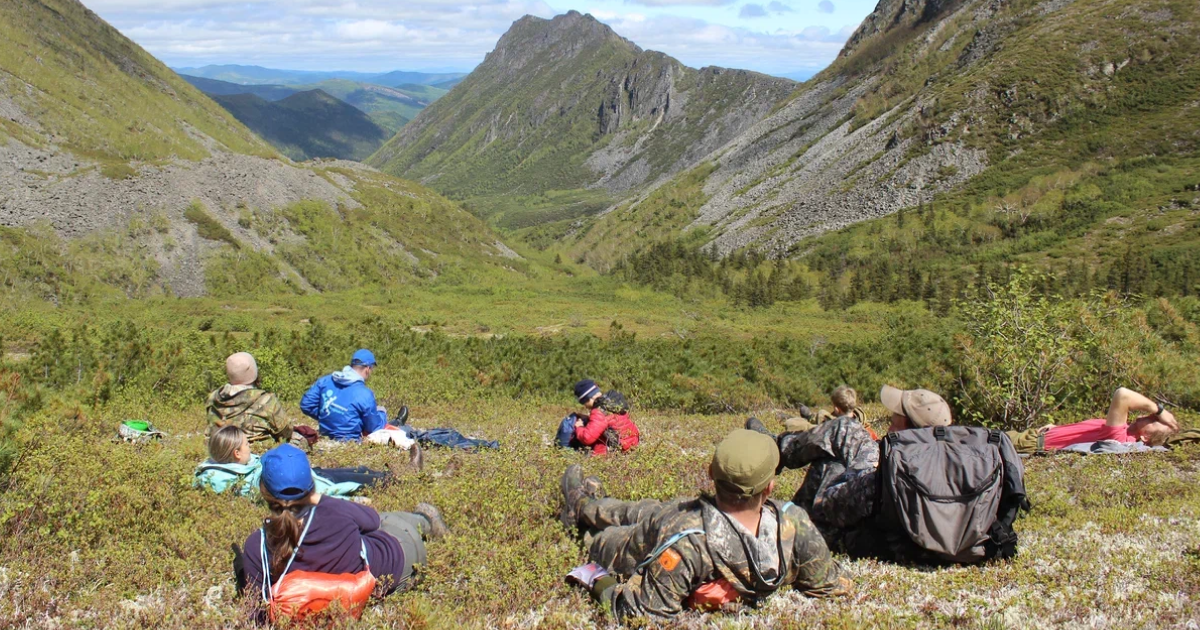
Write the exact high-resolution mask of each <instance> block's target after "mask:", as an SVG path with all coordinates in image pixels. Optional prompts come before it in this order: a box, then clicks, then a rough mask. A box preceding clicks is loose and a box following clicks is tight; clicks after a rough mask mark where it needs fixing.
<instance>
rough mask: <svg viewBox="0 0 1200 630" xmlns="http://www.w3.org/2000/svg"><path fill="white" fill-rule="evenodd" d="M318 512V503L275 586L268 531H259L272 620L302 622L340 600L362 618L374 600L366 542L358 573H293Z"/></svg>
mask: <svg viewBox="0 0 1200 630" xmlns="http://www.w3.org/2000/svg"><path fill="white" fill-rule="evenodd" d="M316 515H317V506H315V505H314V506H313V507H312V509H311V510H309V512H308V518H307V519H306V521H307V522H306V523H305V524H304V531H302V532H300V539H299V540H297V541H296V546H295V548H294V549H293V550H292V556H291V557H290V558H288V562H287V566H285V567H284V569H283V575H281V576H279V581H277V582H275V584H274V585H272V584H271V565H270V561H269V559H268V558H267V532H266V531H265V530H259V536H260V543H261V545H262V547H261V550H262V574H263V585H262V598H263V603H264V604H266V608H267V618H268V619H269V620H270V621H271V623H276V622H277V621H279V620H280V619H282V618H288V619H291V620H292V621H299V620H302V619H304V618H305V617H308V616H310V615H313V614H316V613H319V612H322V611H324V610H325V609H326V608H329V606H330V605H331V604H333V603H334V602H337V604H338V607H339V608H340V609H341V610H342V611H345V612H346V613H349V614H350V615H351V616H352V617H354V618H355V619H358V618H360V617H362V613H363V609H364V608H366V607H367V602H368V601H369V600H370V599H371V592H372V591H374V590H375V576H374V575H372V574H371V561H370V559H369V558H367V543H366V541H361V542H360V543H359V544H360V545H361V546H362V549H361V554H362V559H363V570H362V571H359V572H358V573H321V572H317V571H299V570H297V571H295V572H291V568H292V562H293V561H295V559H296V553H297V552H298V551H300V545H302V544H303V543H304V537H305V536H307V535H308V528H309V527H311V526H312V522H313V519H315V518H316Z"/></svg>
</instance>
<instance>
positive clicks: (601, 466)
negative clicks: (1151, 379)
mask: <svg viewBox="0 0 1200 630" xmlns="http://www.w3.org/2000/svg"><path fill="white" fill-rule="evenodd" d="M51 408H54V409H55V411H53V412H51V413H48V414H43V416H41V417H39V418H35V419H33V420H31V421H29V422H28V423H27V425H26V428H25V429H24V431H25V433H24V436H23V437H24V439H25V440H27V442H26V446H25V450H24V454H23V455H22V457H21V459H20V461H19V462H18V464H17V466H16V472H15V474H14V476H13V478H12V480H11V483H10V484H9V486H8V487H7V488H6V489H5V490H4V492H3V494H2V495H0V627H31V628H44V627H51V628H53V627H77V626H81V627H106V628H108V627H211V628H228V627H248V626H250V625H251V624H250V623H249V621H248V617H247V615H246V613H245V610H244V603H239V602H238V601H237V600H236V599H235V598H234V595H233V582H232V577H231V575H230V573H229V570H228V567H229V560H230V558H231V554H230V550H229V547H230V545H231V544H232V543H234V542H241V541H243V540H244V538H245V536H246V535H247V534H248V533H249V532H250V531H251V530H252V529H254V528H255V527H257V526H258V524H259V523H260V520H261V518H262V516H263V514H264V512H265V510H264V509H263V508H262V507H261V506H259V505H256V504H254V503H251V502H250V501H247V500H245V499H238V498H233V497H222V496H214V495H209V494H204V493H201V492H199V491H196V490H193V489H192V488H191V487H190V480H191V473H192V469H193V467H194V466H195V464H196V463H197V462H199V461H200V460H201V459H202V456H203V440H202V436H201V433H200V430H201V427H202V423H203V413H202V411H200V410H199V409H194V410H191V411H188V412H186V413H180V412H178V411H161V412H159V411H155V410H145V409H120V408H114V409H111V410H110V411H108V412H105V415H104V416H103V417H91V416H86V415H82V414H79V413H78V412H77V410H76V409H74V408H71V407H65V406H62V407H55V406H54V405H51ZM566 411H567V409H566V408H565V407H563V408H522V407H520V406H517V405H511V404H510V405H501V406H496V407H490V408H461V407H455V406H451V405H447V406H444V407H440V408H422V409H415V410H414V418H415V420H414V422H415V423H416V424H417V425H418V426H425V427H432V426H453V427H457V428H460V429H463V430H464V431H467V432H475V433H478V434H481V435H485V436H487V437H490V438H495V439H499V440H500V441H501V443H502V448H501V450H499V451H494V452H485V453H480V454H467V453H453V452H449V451H431V452H429V453H428V455H427V459H426V467H425V469H424V471H422V472H420V473H417V472H413V471H411V470H408V469H407V468H405V466H404V458H402V457H400V456H399V455H398V454H397V453H396V452H395V451H389V450H387V449H386V448H383V447H360V446H340V447H335V448H329V449H324V450H321V451H320V452H318V453H316V454H315V455H314V456H313V459H314V462H315V463H317V464H321V465H349V464H358V463H365V464H367V465H371V466H375V467H384V466H386V465H387V464H389V463H392V464H395V465H396V466H397V467H398V468H399V469H401V470H403V473H402V476H401V480H400V482H399V483H397V484H395V485H392V486H390V487H387V488H385V489H382V490H380V491H377V492H375V493H373V495H372V498H373V500H374V505H375V507H377V508H378V509H381V510H394V509H407V508H411V507H412V506H413V505H414V504H416V503H417V502H418V501H432V502H434V503H436V504H438V505H440V506H441V507H442V508H443V510H444V511H445V513H446V515H447V520H448V521H449V523H450V525H451V526H452V527H453V529H454V533H453V534H452V535H451V536H450V537H449V538H448V539H447V540H445V541H443V542H440V543H437V544H435V545H431V547H430V566H429V568H428V573H427V577H426V579H425V581H424V582H423V583H422V584H421V585H420V586H419V587H418V589H417V590H416V591H414V592H410V593H407V594H404V595H400V596H395V597H392V598H389V599H387V600H384V601H382V602H379V603H377V604H376V605H374V606H372V607H371V608H370V609H369V610H368V611H367V613H366V614H365V615H364V617H363V619H362V621H361V622H360V623H358V624H348V625H349V626H351V627H362V628H379V627H394V628H464V627H466V628H496V627H499V628H591V627H607V626H610V625H612V623H611V621H609V620H608V619H606V618H605V617H604V616H603V615H602V614H601V613H599V612H598V610H597V609H596V608H595V607H593V606H592V605H591V604H590V602H589V601H588V599H587V598H586V597H585V596H584V595H583V594H582V593H581V592H578V591H575V590H572V589H570V588H568V587H566V586H564V585H563V583H562V576H563V575H564V574H565V572H566V571H567V570H569V569H570V568H571V567H572V566H574V565H576V564H579V563H580V562H582V561H583V560H584V554H583V550H582V548H581V547H580V545H579V544H578V543H577V542H576V541H575V540H573V539H572V538H571V537H570V536H568V534H567V533H566V532H565V531H564V530H563V529H562V527H561V526H560V525H559V524H558V522H557V520H556V519H555V518H554V515H555V511H556V508H557V492H558V478H559V475H560V474H561V472H562V470H563V469H564V468H565V467H566V466H567V465H568V464H569V463H570V462H573V461H584V464H585V467H586V468H587V469H588V470H589V471H590V472H593V473H596V474H598V475H600V476H601V477H602V478H603V479H604V481H605V482H606V484H607V490H608V492H609V493H610V494H612V495H614V496H618V497H638V498H640V497H659V498H669V497H672V496H677V495H682V494H687V493H695V492H697V491H699V490H701V489H703V488H704V487H705V477H704V466H705V464H706V463H707V458H708V457H709V456H710V454H711V449H712V447H713V445H714V444H715V443H716V441H717V440H719V438H720V437H721V436H722V435H723V434H724V433H725V432H726V431H727V430H729V429H732V428H734V427H737V426H740V424H741V421H742V420H743V418H742V417H741V416H682V415H671V414H666V413H660V412H644V413H640V414H638V415H637V416H636V417H637V420H638V422H639V424H640V425H641V427H642V429H643V435H644V436H645V437H644V441H643V445H642V447H641V448H640V449H638V450H637V451H636V452H634V453H633V454H632V455H630V456H626V457H615V458H611V459H607V460H604V461H597V460H592V459H586V460H585V459H584V458H582V457H581V456H579V455H575V454H573V453H566V452H563V451H560V450H557V449H554V448H552V447H551V446H550V443H549V442H550V437H551V433H552V431H553V429H554V427H555V424H556V419H557V418H560V417H562V415H563V414H565V412H566ZM134 416H142V417H145V416H150V417H152V418H154V419H155V420H156V422H157V423H158V424H159V425H161V427H162V428H163V429H165V430H166V431H167V432H169V433H170V434H171V436H170V437H168V438H167V439H166V440H164V441H163V442H162V443H161V444H157V445H149V446H143V447H136V446H130V445H126V444H121V443H116V442H114V441H112V439H111V435H112V434H113V427H114V426H115V423H116V422H117V421H118V419H120V418H123V417H134ZM1198 466H1200V449H1181V450H1177V451H1175V452H1171V453H1169V454H1165V455H1138V456H1122V457H1113V456H1093V457H1080V456H1069V455H1060V456H1052V457H1042V458H1034V459H1031V460H1028V474H1027V483H1028V486H1029V489H1030V493H1031V498H1032V500H1033V503H1034V506H1035V508H1034V511H1033V513H1032V514H1031V515H1029V516H1028V517H1027V518H1025V519H1023V520H1021V521H1020V522H1019V523H1018V531H1019V532H1020V535H1021V550H1020V556H1019V557H1018V558H1017V559H1016V560H1015V561H1012V562H1007V563H1002V564H996V565H989V566H983V567H961V568H950V569H946V568H940V569H930V568H922V567H904V566H896V565H889V564H881V563H877V562H869V561H856V562H846V566H847V570H848V571H849V572H850V573H851V574H852V575H853V576H854V578H855V582H856V586H857V587H856V591H855V593H854V594H853V595H852V596H850V597H846V598H841V599H834V600H825V601H818V600H810V599H806V598H804V597H801V596H799V595H797V594H796V593H791V592H784V593H782V594H780V595H777V596H776V597H774V598H773V599H771V600H770V601H769V602H768V603H767V604H766V605H765V606H764V607H763V608H761V609H760V610H758V611H756V612H753V613H747V614H744V615H737V616H731V615H689V616H686V617H684V618H682V619H680V620H678V621H677V622H676V623H675V624H673V625H675V626H677V627H687V628H692V627H718V628H809V627H814V628H815V627H833V628H859V627H894V628H909V627H913V628H915V627H922V628H923V627H968V628H974V627H984V628H997V629H999V628H1043V627H1055V628H1195V627H1197V620H1198V619H1200V598H1198V592H1200V560H1198V559H1197V558H1196V557H1195V556H1193V555H1189V551H1192V550H1196V549H1197V547H1200V473H1198V472H1197V469H1198ZM802 475H803V473H802V472H789V473H786V474H785V475H784V476H783V479H782V488H781V490H782V493H783V494H790V492H792V491H794V489H795V488H796V487H797V486H798V485H799V483H800V481H801V479H802V478H803V477H802Z"/></svg>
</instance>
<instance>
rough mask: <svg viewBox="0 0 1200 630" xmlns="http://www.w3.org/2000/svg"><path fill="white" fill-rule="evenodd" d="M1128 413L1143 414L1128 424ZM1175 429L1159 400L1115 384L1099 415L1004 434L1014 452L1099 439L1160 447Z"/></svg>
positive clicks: (1049, 449) (1046, 449)
mask: <svg viewBox="0 0 1200 630" xmlns="http://www.w3.org/2000/svg"><path fill="white" fill-rule="evenodd" d="M1131 413H1143V414H1146V415H1143V416H1142V417H1140V418H1138V419H1137V420H1135V421H1133V422H1132V423H1130V422H1129V414H1131ZM1178 432H1179V422H1178V421H1177V420H1176V419H1175V416H1174V415H1173V414H1172V413H1171V412H1170V411H1167V410H1166V409H1165V408H1164V407H1163V405H1162V403H1157V402H1155V401H1153V400H1151V399H1149V398H1147V397H1146V396H1143V395H1142V394H1139V393H1137V392H1135V391H1133V390H1132V389H1128V388H1125V387H1118V388H1117V391H1115V392H1113V395H1112V399H1111V400H1110V401H1109V404H1108V414H1107V415H1106V416H1105V417H1103V418H1093V419H1091V420H1084V421H1083V422H1076V423H1074V424H1064V425H1060V426H1055V425H1048V426H1044V427H1040V428H1037V429H1030V430H1028V431H1019V432H1018V431H1009V432H1008V437H1009V439H1010V440H1012V443H1013V446H1014V447H1015V448H1016V449H1017V452H1018V453H1035V452H1041V451H1052V450H1056V449H1060V448H1066V447H1068V446H1071V445H1073V444H1085V443H1088V442H1099V441H1101V440H1115V441H1117V442H1142V443H1144V444H1145V445H1146V446H1162V445H1163V444H1165V443H1166V442H1167V440H1168V439H1169V438H1171V436H1173V435H1175V434H1176V433H1178Z"/></svg>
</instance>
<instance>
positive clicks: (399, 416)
mask: <svg viewBox="0 0 1200 630" xmlns="http://www.w3.org/2000/svg"><path fill="white" fill-rule="evenodd" d="M391 424H392V426H397V427H403V426H404V425H406V424H408V405H401V407H400V411H398V412H396V417H395V418H392V421H391Z"/></svg>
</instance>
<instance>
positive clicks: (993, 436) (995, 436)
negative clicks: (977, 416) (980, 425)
mask: <svg viewBox="0 0 1200 630" xmlns="http://www.w3.org/2000/svg"><path fill="white" fill-rule="evenodd" d="M988 442H989V443H991V444H1000V432H999V431H997V430H995V429H990V430H988Z"/></svg>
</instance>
